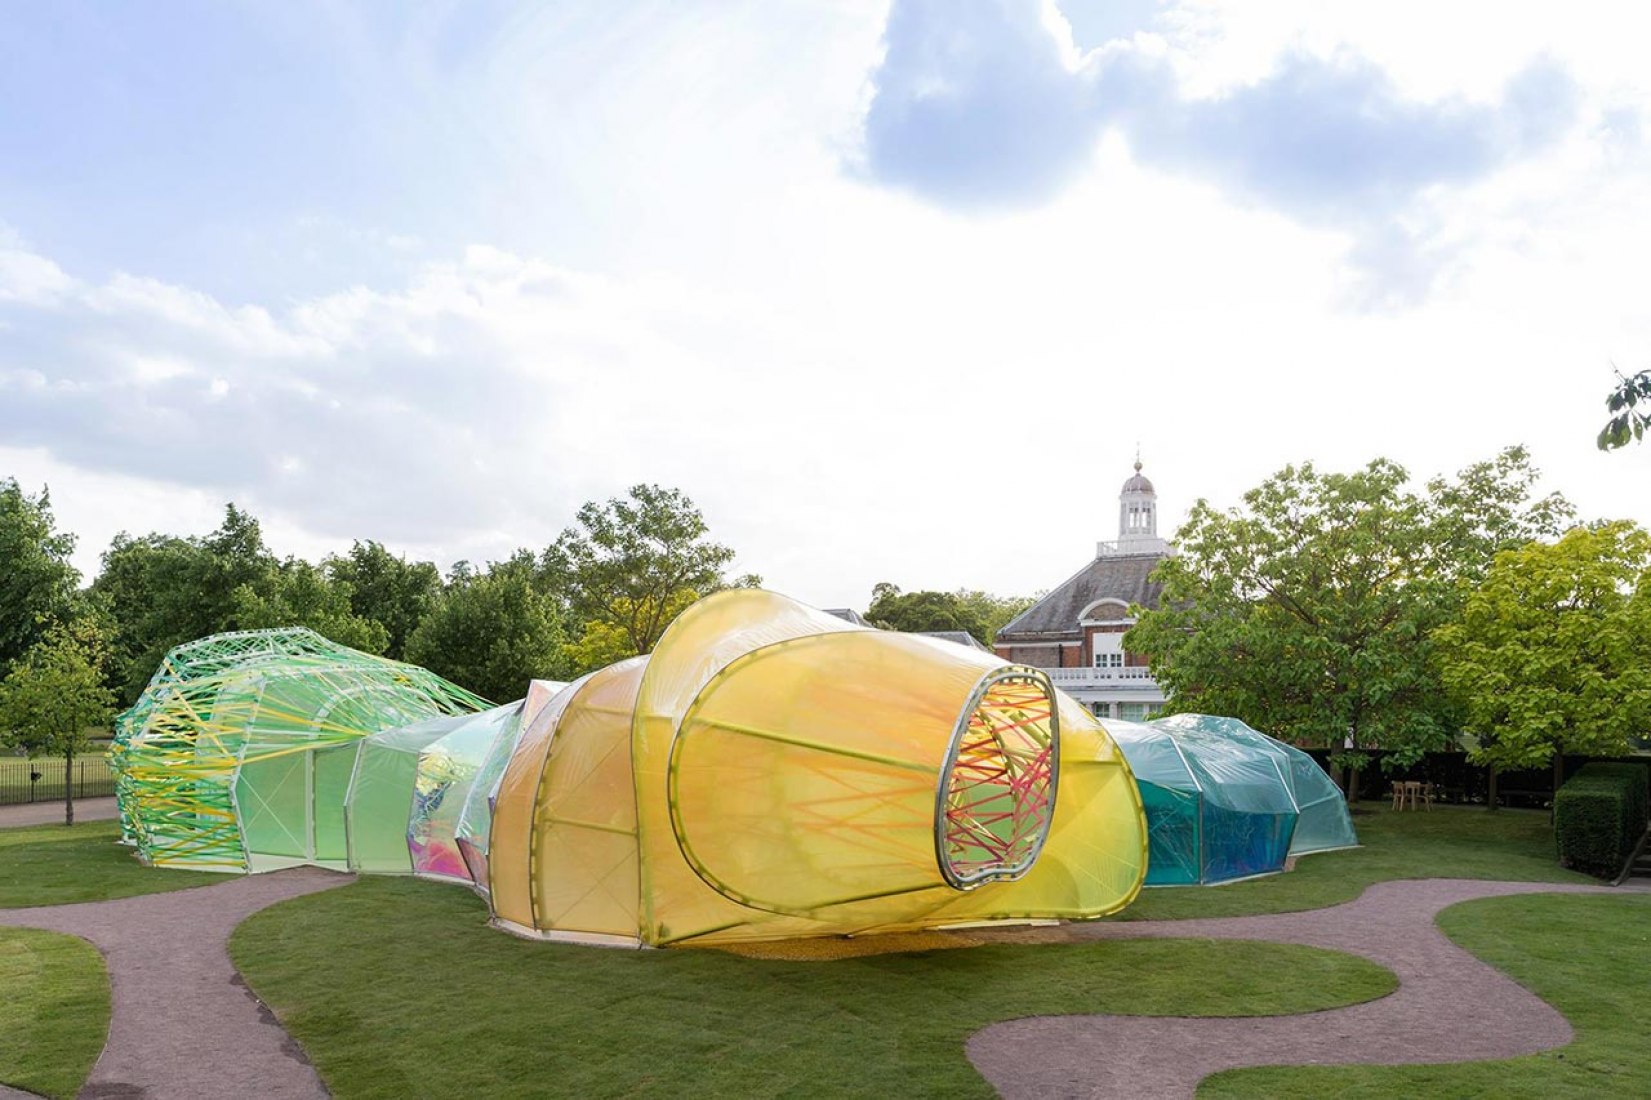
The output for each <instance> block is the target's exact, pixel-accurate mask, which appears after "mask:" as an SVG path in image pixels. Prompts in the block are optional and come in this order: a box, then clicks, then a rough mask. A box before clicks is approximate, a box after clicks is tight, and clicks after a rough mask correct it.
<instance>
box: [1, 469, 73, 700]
mask: <svg viewBox="0 0 1651 1100" xmlns="http://www.w3.org/2000/svg"><path fill="white" fill-rule="evenodd" d="M74 548H75V538H74V536H73V535H71V534H66V533H62V532H59V531H57V530H56V527H55V524H54V522H53V518H52V502H51V494H50V493H49V492H47V491H45V490H42V491H41V493H40V495H39V496H37V497H31V496H29V495H28V494H27V493H25V492H23V490H22V488H21V487H19V485H18V484H17V482H16V481H15V480H14V479H12V478H4V479H0V676H3V675H5V673H6V671H7V670H8V669H10V668H11V667H12V665H13V664H15V663H16V662H17V661H18V660H19V659H20V658H22V656H23V654H25V653H27V652H28V651H29V649H30V648H31V647H32V646H33V645H35V643H37V642H39V641H40V640H41V639H42V638H43V637H45V635H46V633H47V631H48V630H49V629H50V628H51V625H52V624H53V623H56V622H60V621H62V620H63V619H64V618H66V617H67V616H68V615H69V614H70V611H71V603H72V600H73V597H74V592H75V587H76V586H77V585H78V584H79V583H80V574H79V573H78V572H76V570H75V568H74V566H72V565H70V564H69V555H70V554H72V553H74Z"/></svg>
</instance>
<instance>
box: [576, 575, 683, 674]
mask: <svg viewBox="0 0 1651 1100" xmlns="http://www.w3.org/2000/svg"><path fill="white" fill-rule="evenodd" d="M697 599H699V593H698V592H695V591H694V590H693V589H691V588H679V589H677V590H676V592H675V593H674V594H673V595H672V596H671V598H670V600H669V601H667V603H666V606H665V610H664V613H663V614H662V615H659V616H655V615H653V613H652V612H651V611H647V612H642V613H637V614H634V615H633V613H632V609H631V608H629V607H621V608H620V612H621V615H620V618H622V619H631V618H636V619H652V618H656V617H657V618H658V619H660V620H661V621H663V622H665V623H670V622H671V621H672V620H673V619H675V618H676V617H677V616H678V615H680V614H682V612H683V611H685V610H687V608H688V605H689V604H691V603H693V602H694V601H695V600H697ZM565 652H566V656H567V661H568V669H569V673H570V674H571V675H574V676H582V675H584V674H585V673H587V672H593V671H595V670H596V669H599V668H602V667H604V666H606V665H611V664H613V663H614V662H615V661H623V660H625V659H626V658H629V657H635V656H637V655H638V650H637V648H636V644H635V642H634V641H632V639H631V635H630V634H629V633H628V632H627V631H626V630H625V629H624V628H623V627H620V626H617V625H615V624H614V623H612V622H609V621H607V620H605V619H592V620H591V621H590V622H588V623H586V624H584V628H583V629H582V630H580V632H579V636H578V638H577V640H575V641H572V642H569V643H568V645H567V646H566V650H565Z"/></svg>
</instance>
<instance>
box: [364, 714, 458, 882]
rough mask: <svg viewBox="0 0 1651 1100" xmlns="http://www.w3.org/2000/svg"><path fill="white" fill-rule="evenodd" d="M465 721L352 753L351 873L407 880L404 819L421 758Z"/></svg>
mask: <svg viewBox="0 0 1651 1100" xmlns="http://www.w3.org/2000/svg"><path fill="white" fill-rule="evenodd" d="M465 721H466V719H465V718H435V719H431V720H429V721H426V722H420V723H418V724H416V725H412V726H403V727H402V728H400V729H393V730H387V731H385V732H384V733H377V734H374V735H373V736H371V737H369V738H367V739H366V740H365V741H363V742H361V745H360V747H359V748H358V749H357V750H356V760H355V774H354V775H353V776H352V777H351V779H350V793H349V796H348V797H347V798H346V799H345V802H344V821H345V826H346V829H347V831H348V835H349V842H350V845H349V846H350V870H352V871H369V872H372V873H375V874H381V875H408V874H412V872H413V857H412V854H411V853H410V852H409V851H408V849H407V819H408V816H409V815H410V813H411V810H412V805H413V786H414V784H415V783H416V781H417V779H418V761H419V754H420V753H422V752H423V751H424V750H425V748H427V747H428V746H429V745H430V744H431V743H433V742H435V741H438V740H440V739H441V738H442V737H445V736H446V735H447V734H449V733H452V732H453V730H454V729H456V728H457V727H458V726H459V725H460V724H462V723H463V722H465Z"/></svg>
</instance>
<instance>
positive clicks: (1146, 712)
mask: <svg viewBox="0 0 1651 1100" xmlns="http://www.w3.org/2000/svg"><path fill="white" fill-rule="evenodd" d="M1150 709H1151V708H1150V707H1149V706H1148V705H1147V704H1146V703H1120V704H1118V717H1119V718H1122V719H1123V720H1124V721H1126V722H1145V721H1146V720H1147V718H1149V717H1150V716H1151V715H1150Z"/></svg>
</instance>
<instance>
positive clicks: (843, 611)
mask: <svg viewBox="0 0 1651 1100" xmlns="http://www.w3.org/2000/svg"><path fill="white" fill-rule="evenodd" d="M824 611H825V613H826V614H827V615H835V616H837V617H838V618H839V619H842V620H843V621H844V622H850V623H853V624H854V625H855V626H870V625H871V624H870V623H868V622H866V617H865V616H864V615H862V614H860V613H859V612H858V611H856V610H854V608H852V607H827V608H824Z"/></svg>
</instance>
